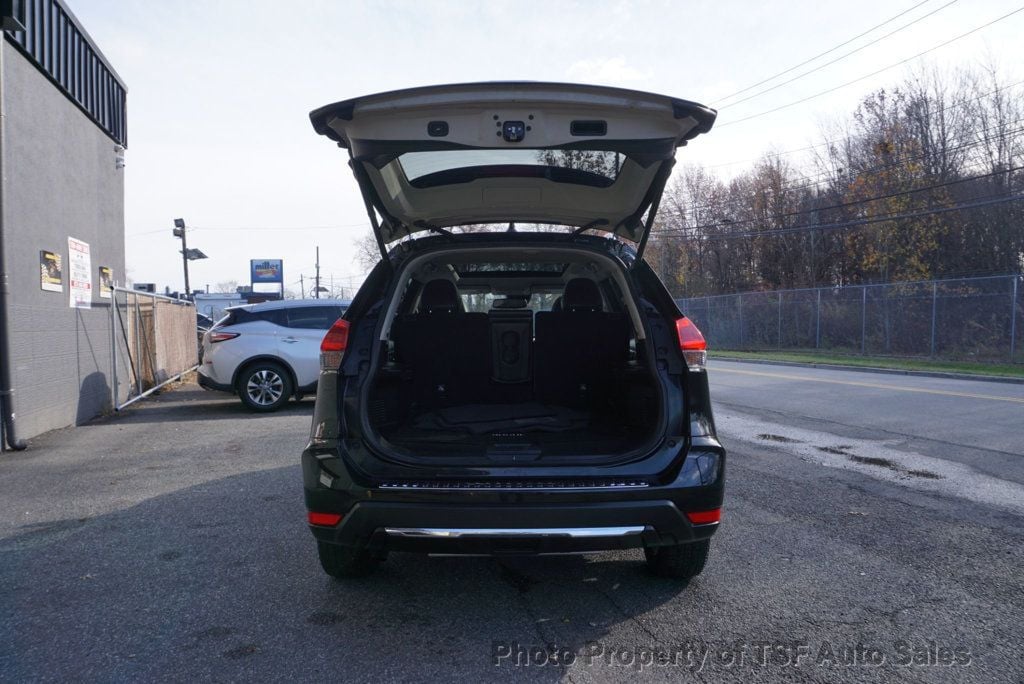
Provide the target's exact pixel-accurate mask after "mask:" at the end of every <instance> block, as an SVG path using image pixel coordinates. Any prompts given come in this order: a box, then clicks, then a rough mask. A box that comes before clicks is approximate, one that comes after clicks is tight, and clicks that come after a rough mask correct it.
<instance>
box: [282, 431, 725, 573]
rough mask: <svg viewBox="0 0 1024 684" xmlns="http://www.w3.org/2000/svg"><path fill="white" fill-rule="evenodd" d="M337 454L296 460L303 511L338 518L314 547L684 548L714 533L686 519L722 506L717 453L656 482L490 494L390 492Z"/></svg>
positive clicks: (491, 551)
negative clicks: (357, 475) (358, 475)
mask: <svg viewBox="0 0 1024 684" xmlns="http://www.w3.org/2000/svg"><path fill="white" fill-rule="evenodd" d="M337 455H338V454H336V453H334V454H328V453H324V452H322V451H321V452H318V451H316V450H307V451H306V452H304V453H303V457H302V464H303V479H304V485H305V498H306V507H307V509H308V510H310V511H315V512H321V513H335V514H338V515H341V516H342V517H341V521H340V522H339V523H338V524H337V525H335V526H333V527H327V526H319V525H310V530H311V531H312V533H313V536H314V537H316V539H317V540H318V541H321V542H325V543H329V544H340V545H345V546H353V547H362V548H368V549H372V550H378V551H416V552H426V553H452V554H487V555H495V554H539V553H568V552H589V551H603V550H612V549H629V548H643V547H657V546H666V545H672V544H685V543H689V542H694V541H699V540H702V539H707V538H709V537H710V536H711V535H713V534H714V533H715V531H716V530H717V528H718V524H717V523H711V524H705V525H694V524H692V523H691V522H690V520H689V519H688V518H687V516H686V513H687V512H693V511H707V510H711V509H715V508H720V507H721V505H722V498H723V493H724V487H723V484H724V483H723V480H724V457H725V454H724V452H722V451H721V449H720V447H718V449H717V450H716V451H714V452H712V451H709V450H704V451H699V452H698V451H693V452H691V453H690V454H689V456H688V457H687V459H686V462H684V464H683V467H682V468H680V469H679V472H678V473H677V474H676V475H675V476H674V477H673V478H671V479H670V480H669V481H668V482H666V483H664V484H650V485H647V486H642V487H641V486H635V487H633V486H623V487H614V486H613V487H600V488H597V487H586V486H574V487H566V488H557V487H549V488H543V489H540V488H538V489H528V488H523V487H516V486H512V487H509V488H505V487H501V486H499V487H495V488H490V487H488V486H486V485H488V484H489V483H487V482H479V481H478V482H476V483H474V484H471V485H469V486H463V487H456V488H442V487H425V486H422V485H421V484H417V485H415V486H411V487H404V488H402V487H400V488H389V487H387V486H379V485H373V484H369V483H362V484H361V483H359V482H356V481H354V480H353V479H352V478H351V477H350V476H349V475H348V473H347V472H346V471H347V469H346V468H344V467H343V466H342V464H341V461H342V460H343V459H338V458H332V456H337ZM698 463H699V464H700V466H698ZM325 466H329V469H328V467H325ZM339 466H340V467H339Z"/></svg>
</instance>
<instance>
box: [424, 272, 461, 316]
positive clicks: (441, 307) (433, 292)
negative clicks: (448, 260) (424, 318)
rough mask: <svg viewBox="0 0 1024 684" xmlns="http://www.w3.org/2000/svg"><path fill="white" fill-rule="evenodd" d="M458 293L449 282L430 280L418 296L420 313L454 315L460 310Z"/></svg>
mask: <svg viewBox="0 0 1024 684" xmlns="http://www.w3.org/2000/svg"><path fill="white" fill-rule="evenodd" d="M460 308H461V307H460V306H459V293H458V290H456V289H455V283H453V282H452V281H450V280H431V281H430V282H429V283H427V284H426V285H425V286H424V287H423V294H421V295H420V313H455V312H456V311H459V310H460Z"/></svg>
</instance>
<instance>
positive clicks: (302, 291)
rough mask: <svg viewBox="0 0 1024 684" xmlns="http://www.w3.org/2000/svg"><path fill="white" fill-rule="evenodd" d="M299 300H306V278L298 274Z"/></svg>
mask: <svg viewBox="0 0 1024 684" xmlns="http://www.w3.org/2000/svg"><path fill="white" fill-rule="evenodd" d="M299 294H300V296H299V299H305V298H306V276H304V275H302V274H301V273H300V274H299Z"/></svg>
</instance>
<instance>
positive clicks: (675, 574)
mask: <svg viewBox="0 0 1024 684" xmlns="http://www.w3.org/2000/svg"><path fill="white" fill-rule="evenodd" d="M710 549H711V540H710V539H702V540H701V541H698V542H692V543H689V544H675V545H672V546H655V547H652V548H645V549H644V557H645V558H646V559H647V567H648V568H650V570H651V572H653V573H654V574H655V575H657V576H658V577H669V578H671V579H677V580H682V581H683V582H686V583H688V582H689V581H690V580H692V579H693V578H694V577H696V576H697V575H699V574H700V573H701V571H702V570H704V563H706V562H707V560H708V551H709V550H710Z"/></svg>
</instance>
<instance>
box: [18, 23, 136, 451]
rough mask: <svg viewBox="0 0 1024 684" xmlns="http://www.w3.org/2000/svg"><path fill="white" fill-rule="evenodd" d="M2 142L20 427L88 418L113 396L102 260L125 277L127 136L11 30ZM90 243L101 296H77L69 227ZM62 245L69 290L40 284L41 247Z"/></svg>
mask: <svg viewBox="0 0 1024 684" xmlns="http://www.w3.org/2000/svg"><path fill="white" fill-rule="evenodd" d="M0 43H2V46H0V49H3V51H4V53H3V73H2V74H0V78H2V79H3V88H4V105H5V108H6V110H7V120H6V132H5V137H4V140H3V142H2V145H3V147H2V149H0V153H2V154H3V155H4V159H5V165H6V175H7V179H6V183H5V186H4V207H3V208H2V210H3V213H4V217H3V220H4V232H5V251H6V254H7V266H8V271H9V282H10V294H9V297H10V303H11V305H12V306H11V317H10V331H9V340H10V344H11V356H12V375H13V382H14V389H15V395H14V407H15V410H16V412H17V428H18V435H19V436H20V437H24V438H30V437H32V436H34V435H38V434H39V433H41V432H45V431H46V430H51V429H54V428H58V427H64V426H68V425H75V424H80V423H82V422H85V421H87V420H89V419H90V418H92V417H94V416H95V415H97V414H99V413H101V412H103V411H105V410H108V409H110V408H111V397H110V386H111V379H110V371H111V339H110V338H111V334H110V314H111V311H110V302H111V300H110V299H103V298H101V297H100V287H99V268H100V266H107V267H109V268H111V269H113V276H114V280H115V282H120V283H123V282H124V273H125V256H124V170H123V169H118V168H117V166H118V164H117V159H118V157H119V156H121V155H123V151H122V150H121V148H120V147H119V146H118V144H117V143H116V142H115V141H114V140H113V139H111V138H110V137H109V136H108V135H107V134H106V133H104V131H103V130H102V129H100V128H99V127H98V126H97V125H96V124H95V123H94V122H93V121H92V120H90V119H89V118H88V117H87V116H86V115H85V113H84V112H83V111H82V110H81V109H80V108H79V107H78V106H76V105H75V104H74V103H73V102H72V101H71V100H70V99H68V97H67V96H66V95H65V94H64V93H62V92H61V91H60V90H58V89H57V88H56V87H55V86H54V85H53V84H52V83H51V81H50V80H48V79H47V77H46V76H45V75H43V73H42V72H40V71H39V70H38V69H37V68H36V67H35V66H34V65H33V64H32V63H31V62H30V61H29V60H28V59H26V57H25V56H24V55H23V54H21V53H20V52H19V51H18V50H17V49H15V48H14V46H12V45H10V44H9V43H8V41H7V40H3V39H0ZM69 236H70V237H74V238H77V239H79V240H82V241H84V242H87V243H88V244H89V246H90V251H91V261H92V263H91V280H92V288H93V294H92V308H91V309H88V310H86V309H73V308H71V307H70V306H69V298H70V295H69V290H70V283H69V275H70V274H69V255H68V237H69ZM40 250H48V251H53V252H56V253H57V254H60V255H61V258H62V262H63V281H64V282H63V291H62V292H47V291H43V290H42V289H41V287H40V266H39V252H40Z"/></svg>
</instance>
